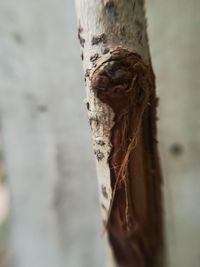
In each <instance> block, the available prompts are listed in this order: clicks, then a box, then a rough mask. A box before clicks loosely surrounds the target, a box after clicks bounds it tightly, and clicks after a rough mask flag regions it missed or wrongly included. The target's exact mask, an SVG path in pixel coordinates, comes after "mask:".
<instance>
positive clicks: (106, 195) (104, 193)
mask: <svg viewBox="0 0 200 267" xmlns="http://www.w3.org/2000/svg"><path fill="white" fill-rule="evenodd" d="M101 192H102V195H103V196H104V197H105V198H106V199H107V198H108V193H107V191H106V187H105V186H104V185H102V186H101Z"/></svg>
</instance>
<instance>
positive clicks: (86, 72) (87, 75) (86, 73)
mask: <svg viewBox="0 0 200 267" xmlns="http://www.w3.org/2000/svg"><path fill="white" fill-rule="evenodd" d="M89 76H90V69H86V71H85V77H86V78H87V77H89Z"/></svg>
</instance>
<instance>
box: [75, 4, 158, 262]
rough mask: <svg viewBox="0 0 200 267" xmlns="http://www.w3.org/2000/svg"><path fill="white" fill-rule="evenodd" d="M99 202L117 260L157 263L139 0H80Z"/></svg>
mask: <svg viewBox="0 0 200 267" xmlns="http://www.w3.org/2000/svg"><path fill="white" fill-rule="evenodd" d="M76 3H77V14H78V20H79V21H78V23H79V31H78V36H79V40H80V44H81V47H82V59H83V60H84V68H85V81H86V88H87V108H88V113H89V120H90V125H91V128H92V135H93V143H94V151H95V155H96V159H97V160H96V162H97V172H98V178H99V185H100V201H101V207H102V213H103V219H104V226H105V229H106V231H107V235H108V240H109V244H110V246H111V250H112V253H113V256H114V257H113V258H114V261H115V262H116V266H124V267H134V266H137V267H145V266H155V265H156V260H157V257H158V254H159V252H160V250H161V247H162V209H161V202H162V201H161V174H160V168H159V160H158V153H157V141H156V106H157V99H156V96H155V79H154V74H153V71H152V66H151V60H150V56H149V50H148V41H147V34H146V22H145V15H144V3H143V1H139V0H137V1H122V0H115V1H100V0H99V1H87V0H77V1H76Z"/></svg>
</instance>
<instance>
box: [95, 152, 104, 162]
mask: <svg viewBox="0 0 200 267" xmlns="http://www.w3.org/2000/svg"><path fill="white" fill-rule="evenodd" d="M94 154H95V155H96V157H97V160H98V161H101V160H102V159H103V158H104V154H103V153H102V152H101V151H100V150H99V149H98V150H95V151H94Z"/></svg>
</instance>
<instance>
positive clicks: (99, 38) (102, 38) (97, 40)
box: [92, 33, 107, 45]
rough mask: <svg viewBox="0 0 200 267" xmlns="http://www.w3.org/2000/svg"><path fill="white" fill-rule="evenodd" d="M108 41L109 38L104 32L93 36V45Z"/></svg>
mask: <svg viewBox="0 0 200 267" xmlns="http://www.w3.org/2000/svg"><path fill="white" fill-rule="evenodd" d="M106 41H107V38H106V35H105V33H102V34H100V35H98V36H93V37H92V45H97V44H99V43H103V44H105V43H106Z"/></svg>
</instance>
